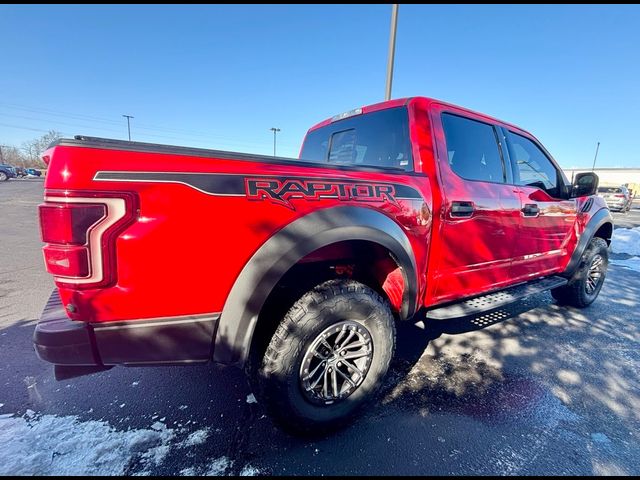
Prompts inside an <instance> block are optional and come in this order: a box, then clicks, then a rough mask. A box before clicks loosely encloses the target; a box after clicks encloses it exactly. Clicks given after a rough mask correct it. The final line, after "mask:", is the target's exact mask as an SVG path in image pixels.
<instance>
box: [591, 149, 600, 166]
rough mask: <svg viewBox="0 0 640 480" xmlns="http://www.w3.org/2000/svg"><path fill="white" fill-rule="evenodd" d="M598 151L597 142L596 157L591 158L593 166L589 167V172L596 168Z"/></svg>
mask: <svg viewBox="0 0 640 480" xmlns="http://www.w3.org/2000/svg"><path fill="white" fill-rule="evenodd" d="M599 149H600V142H598V144H597V145H596V156H595V157H593V166H592V167H591V171H592V172H593V170H594V169H595V168H596V160H597V159H598V150H599Z"/></svg>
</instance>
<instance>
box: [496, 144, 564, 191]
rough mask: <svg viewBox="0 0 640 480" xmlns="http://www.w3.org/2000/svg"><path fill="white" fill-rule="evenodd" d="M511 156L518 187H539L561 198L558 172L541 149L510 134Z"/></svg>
mask: <svg viewBox="0 0 640 480" xmlns="http://www.w3.org/2000/svg"><path fill="white" fill-rule="evenodd" d="M508 143H509V155H510V156H511V159H512V161H513V162H514V164H515V172H514V177H515V178H514V180H515V183H516V185H524V186H528V187H537V188H539V189H541V190H544V191H546V192H547V193H548V194H549V195H551V196H552V197H559V196H560V195H559V193H560V188H559V185H560V182H559V175H558V170H557V169H556V167H554V166H553V163H551V160H549V158H548V157H547V156H546V155H545V153H544V152H543V151H542V150H540V148H539V147H538V146H537V145H536V144H535V143H533V142H532V141H531V140H529V139H528V138H526V137H523V136H522V135H518V134H517V133H513V132H509V142H508Z"/></svg>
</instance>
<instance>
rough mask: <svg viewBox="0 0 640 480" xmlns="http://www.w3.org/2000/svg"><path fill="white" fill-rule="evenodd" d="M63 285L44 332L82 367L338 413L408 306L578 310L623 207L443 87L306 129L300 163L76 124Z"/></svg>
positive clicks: (292, 419) (369, 382) (64, 200)
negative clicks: (82, 130) (159, 372)
mask: <svg viewBox="0 0 640 480" xmlns="http://www.w3.org/2000/svg"><path fill="white" fill-rule="evenodd" d="M45 161H46V163H47V164H48V165H49V169H48V174H47V178H46V183H45V199H44V200H45V201H44V203H43V204H42V205H41V206H40V226H41V232H42V240H43V242H44V243H45V245H44V259H45V264H46V268H47V271H48V272H49V273H51V274H52V275H53V276H54V279H55V282H56V286H57V289H56V291H55V292H54V294H53V295H52V297H51V299H50V301H49V303H48V305H47V307H46V308H45V311H44V312H43V315H42V318H41V319H40V322H39V323H38V325H37V327H36V331H35V335H34V342H35V346H36V350H37V352H38V354H39V356H40V357H41V358H42V359H44V360H46V361H49V362H51V363H53V364H55V365H56V369H55V370H56V376H57V378H69V377H73V376H78V375H82V374H86V373H90V372H95V371H99V370H104V369H107V368H110V367H112V366H114V365H127V366H132V365H168V364H196V363H201V362H209V361H214V362H220V363H222V364H227V365H237V366H245V367H247V371H248V372H249V374H250V378H251V379H252V381H253V384H254V386H255V387H256V394H257V395H258V398H259V399H260V400H261V401H262V402H263V403H264V404H265V405H266V407H267V409H268V410H269V411H270V413H271V414H272V415H273V416H274V417H275V418H276V419H277V420H278V421H280V423H281V424H283V425H286V426H289V427H290V428H292V429H296V430H308V429H317V428H321V429H322V428H332V427H334V426H336V425H339V424H341V423H343V422H344V421H345V420H347V419H348V418H350V417H352V416H353V415H352V414H354V413H355V412H356V411H357V410H358V408H359V407H361V406H362V404H363V403H365V402H366V401H367V400H369V399H370V398H371V397H372V396H373V395H374V394H375V393H376V391H377V390H378V388H379V387H380V385H381V383H382V380H383V378H384V376H385V374H386V372H387V369H388V366H389V363H390V360H391V358H392V356H393V353H394V348H395V322H396V321H407V320H410V319H412V318H414V319H415V318H421V319H426V321H442V320H446V319H448V318H453V317H461V316H467V315H476V314H478V313H479V312H483V311H487V310H490V309H496V308H499V307H501V306H503V305H505V304H506V303H509V302H513V301H516V300H518V299H519V298H522V297H523V296H525V295H528V294H531V293H533V292H537V291H541V290H551V292H552V294H553V296H554V297H555V299H556V300H557V301H558V302H560V303H564V304H569V305H573V306H575V307H586V306H587V305H589V304H590V303H591V302H593V301H594V300H595V298H596V297H597V295H598V293H599V291H600V288H601V287H602V284H603V282H604V278H605V274H606V268H607V260H608V256H607V251H608V250H607V248H608V244H609V242H610V239H611V234H612V230H613V222H612V218H611V215H610V213H609V210H608V209H607V206H606V204H605V203H604V201H603V200H602V199H601V198H599V197H598V196H596V195H595V193H596V190H597V186H598V178H597V176H596V175H594V174H593V173H585V174H580V175H578V176H577V177H576V179H575V181H574V183H573V184H570V183H569V182H568V181H567V179H566V177H565V176H564V174H563V173H562V171H561V170H560V168H559V167H558V165H557V164H556V162H555V161H554V160H553V158H552V157H551V155H550V154H549V153H548V152H547V151H546V150H545V149H544V147H543V146H542V145H541V144H540V142H538V140H536V139H535V138H534V137H533V136H532V135H531V134H529V133H528V132H526V131H524V130H522V129H520V128H518V127H516V126H514V125H511V124H508V123H505V122H502V121H499V120H496V119H494V118H491V117H488V116H486V115H482V114H480V113H476V112H472V111H470V110H467V109H464V108H460V107H456V106H454V105H450V104H447V103H444V102H440V101H437V100H433V99H429V98H423V97H415V98H408V99H400V100H392V101H388V102H384V103H380V104H376V105H372V106H368V107H363V108H358V109H356V110H353V111H350V112H347V113H344V114H341V115H337V116H336V117H333V118H331V119H328V120H325V121H323V122H321V123H319V124H317V125H315V126H314V127H312V128H311V129H310V130H309V132H308V133H307V136H306V138H305V140H304V143H303V146H302V149H301V152H300V158H299V159H297V160H296V159H286V158H276V157H267V156H260V155H248V154H243V153H231V152H223V151H214V150H201V149H192V148H185V147H173V146H164V145H154V144H147V143H138V142H124V141H116V140H106V139H98V138H89V137H82V136H78V137H75V138H74V139H63V140H60V141H58V142H57V143H56V144H55V145H53V146H52V147H51V148H50V149H49V150H47V152H46V153H45Z"/></svg>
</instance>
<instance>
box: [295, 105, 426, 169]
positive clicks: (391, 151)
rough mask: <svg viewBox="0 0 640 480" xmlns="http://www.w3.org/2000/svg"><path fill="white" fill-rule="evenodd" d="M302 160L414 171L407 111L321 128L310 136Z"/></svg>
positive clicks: (382, 112) (368, 115)
mask: <svg viewBox="0 0 640 480" xmlns="http://www.w3.org/2000/svg"><path fill="white" fill-rule="evenodd" d="M300 160H303V161H307V162H316V163H329V164H337V165H361V166H372V167H386V168H397V169H400V170H411V169H412V168H413V161H412V158H411V142H410V141H409V114H408V112H407V109H406V107H397V108H389V109H386V110H379V111H377V112H371V113H366V114H364V115H356V116H353V117H349V118H345V119H344V120H339V121H337V122H333V123H330V124H329V125H327V126H325V127H321V128H318V129H317V130H314V131H312V132H310V133H309V134H308V135H307V138H306V139H305V141H304V145H303V146H302V151H301V152H300Z"/></svg>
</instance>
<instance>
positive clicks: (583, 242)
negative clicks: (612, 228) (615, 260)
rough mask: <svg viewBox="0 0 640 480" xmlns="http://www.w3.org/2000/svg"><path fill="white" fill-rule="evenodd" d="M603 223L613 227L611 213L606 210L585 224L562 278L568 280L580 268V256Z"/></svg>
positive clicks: (601, 210) (598, 212)
mask: <svg viewBox="0 0 640 480" xmlns="http://www.w3.org/2000/svg"><path fill="white" fill-rule="evenodd" d="M605 223H611V225H613V217H612V216H611V212H610V211H609V209H608V208H602V209H600V210H598V211H597V212H596V213H595V214H594V215H593V217H591V220H589V223H587V225H586V227H585V229H584V231H583V232H582V234H581V235H580V238H579V240H578V244H577V245H576V248H575V250H574V251H573V254H572V255H571V260H569V263H568V264H567V268H566V269H565V271H564V272H563V273H562V276H563V277H566V278H570V277H572V276H573V274H574V273H575V272H576V270H577V269H578V268H579V267H580V259H581V258H582V254H583V253H584V251H585V249H586V248H587V245H589V242H590V241H591V239H592V238H593V237H594V235H595V234H596V232H597V231H598V229H599V228H600V227H602V225H604V224H605Z"/></svg>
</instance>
